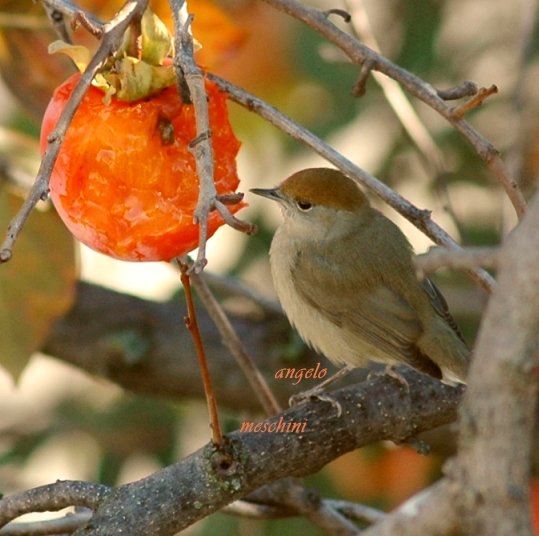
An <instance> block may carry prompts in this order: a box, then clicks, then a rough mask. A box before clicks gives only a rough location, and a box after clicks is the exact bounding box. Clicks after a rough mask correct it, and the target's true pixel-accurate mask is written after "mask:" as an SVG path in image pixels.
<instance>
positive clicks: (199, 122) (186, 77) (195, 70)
mask: <svg viewBox="0 0 539 536" xmlns="http://www.w3.org/2000/svg"><path fill="white" fill-rule="evenodd" d="M169 1H170V7H171V10H172V13H173V16H174V30H175V34H176V35H175V40H174V43H175V49H176V54H175V58H174V63H175V65H176V66H177V69H176V73H177V76H178V84H179V87H182V84H183V82H184V81H185V82H186V83H187V86H188V88H189V93H190V99H191V101H192V103H193V106H194V107H195V121H196V132H197V135H196V137H195V139H194V140H192V141H191V143H189V150H190V151H191V152H192V153H193V154H194V156H195V160H196V167H197V174H198V177H199V181H200V190H199V194H198V202H197V206H196V209H195V214H194V218H193V220H194V222H195V223H198V225H199V243H198V254H197V259H196V261H195V263H194V265H193V266H192V268H191V269H192V270H193V271H194V272H195V273H200V272H201V271H202V270H203V269H204V267H205V266H206V263H207V260H206V242H207V240H208V220H209V215H210V212H211V211H212V210H217V212H218V213H219V214H220V215H221V216H222V218H223V219H224V220H225V222H226V223H227V224H228V225H230V226H231V227H233V228H234V229H237V230H239V231H242V232H245V233H247V234H253V233H254V232H255V231H256V226H254V225H252V224H250V223H246V222H243V221H241V220H239V219H238V218H236V217H235V216H234V215H233V214H232V213H231V212H230V210H228V208H227V206H226V205H225V204H224V203H222V202H219V200H218V194H217V190H216V188H215V181H214V164H213V147H212V139H211V138H212V131H211V124H210V118H209V113H208V100H207V95H206V88H205V83H204V73H203V72H202V70H201V69H200V67H198V65H197V64H196V62H195V59H194V56H193V52H194V46H193V36H192V35H191V32H190V26H191V23H192V20H193V16H192V15H188V16H187V18H185V16H184V15H185V13H186V12H185V9H184V2H183V0H169Z"/></svg>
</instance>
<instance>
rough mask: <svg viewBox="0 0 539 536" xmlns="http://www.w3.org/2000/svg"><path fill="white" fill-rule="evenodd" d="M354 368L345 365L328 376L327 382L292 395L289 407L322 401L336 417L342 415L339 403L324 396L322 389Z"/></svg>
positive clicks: (330, 397)
mask: <svg viewBox="0 0 539 536" xmlns="http://www.w3.org/2000/svg"><path fill="white" fill-rule="evenodd" d="M353 368H354V367H352V366H350V365H346V366H345V367H343V368H342V369H341V370H339V371H338V372H337V373H335V374H334V375H333V376H330V377H329V378H328V379H327V380H324V381H323V382H322V383H321V384H320V385H317V386H316V387H313V388H312V389H309V390H308V391H303V392H301V393H298V394H296V395H292V396H291V397H290V398H289V400H288V403H289V405H290V406H291V407H293V406H298V405H299V404H303V403H304V402H307V401H309V400H312V399H318V400H322V401H324V402H329V403H330V404H331V405H332V406H333V407H334V408H335V409H336V410H337V417H340V416H341V415H342V408H341V405H340V404H339V402H337V401H336V400H335V399H334V398H333V397H332V396H330V395H327V394H324V389H326V387H328V386H330V385H331V384H332V383H335V382H336V381H337V380H340V379H341V378H342V377H344V376H346V375H347V374H348V373H349V372H351V371H352V369H353Z"/></svg>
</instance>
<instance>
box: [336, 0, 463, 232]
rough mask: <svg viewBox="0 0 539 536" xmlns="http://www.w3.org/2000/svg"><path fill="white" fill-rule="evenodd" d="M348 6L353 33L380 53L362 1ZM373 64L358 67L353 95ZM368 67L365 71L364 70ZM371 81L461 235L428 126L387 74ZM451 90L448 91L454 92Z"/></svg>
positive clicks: (349, 1)
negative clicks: (409, 141) (405, 133)
mask: <svg viewBox="0 0 539 536" xmlns="http://www.w3.org/2000/svg"><path fill="white" fill-rule="evenodd" d="M345 1H346V4H347V5H348V8H349V9H350V10H351V12H352V14H353V24H352V28H353V29H354V33H355V35H356V36H358V37H359V38H360V39H361V40H362V41H363V42H364V43H365V44H366V45H367V46H369V47H370V48H372V49H373V50H374V51H375V52H378V53H381V50H380V47H379V45H378V42H377V40H376V37H375V36H374V32H373V30H372V27H371V24H370V20H369V17H368V14H367V11H366V9H365V5H364V3H363V0H345ZM372 67H373V62H372V61H371V60H367V61H366V62H365V63H364V64H363V66H362V67H361V72H360V75H359V79H358V81H357V82H356V84H355V85H354V87H353V89H352V94H353V95H356V93H355V92H359V93H360V94H359V95H357V96H361V94H362V92H365V82H366V78H367V77H368V74H369V73H370V72H371V70H372ZM367 69H368V71H367ZM372 75H373V77H374V80H375V81H376V82H377V83H378V85H379V86H380V87H381V88H382V91H383V93H384V96H385V98H386V100H387V101H388V103H389V105H390V106H391V108H392V109H393V111H394V112H395V115H396V116H397V118H398V120H399V121H400V123H401V125H402V126H403V128H404V130H405V131H406V132H407V133H408V136H409V137H410V139H411V140H412V142H413V143H414V145H415V146H416V147H417V149H418V151H419V154H420V156H421V157H422V158H420V162H421V163H422V164H423V166H424V167H425V171H426V174H427V175H428V176H431V177H433V178H434V180H435V181H436V185H437V186H438V189H439V191H440V195H441V197H443V198H444V201H445V202H444V209H445V210H446V212H447V213H448V214H449V216H450V217H451V219H452V220H453V222H454V223H455V227H456V228H457V230H458V231H459V236H458V237H459V238H460V236H461V233H460V229H461V225H460V223H459V221H458V218H457V216H456V214H455V211H454V210H453V208H452V204H451V198H450V196H449V192H448V191H447V182H446V181H445V180H444V177H445V175H446V174H445V167H446V165H445V162H444V157H443V153H442V151H441V150H440V149H439V147H438V146H437V145H436V142H435V141H434V139H433V138H432V136H431V135H430V133H429V131H428V129H427V128H426V126H425V125H424V123H423V121H422V120H421V118H420V117H419V115H418V114H417V112H416V111H415V109H414V107H413V106H412V104H411V103H410V101H409V99H408V98H407V96H406V94H405V93H404V91H403V90H402V88H401V87H400V86H399V84H398V83H397V82H396V81H395V80H393V79H391V78H388V77H387V76H385V75H383V74H381V73H379V72H376V71H374V72H373V73H372ZM459 89H460V92H462V91H463V89H462V88H459ZM466 90H467V91H469V86H468V85H467V86H466ZM454 93H455V92H453V93H452V95H454Z"/></svg>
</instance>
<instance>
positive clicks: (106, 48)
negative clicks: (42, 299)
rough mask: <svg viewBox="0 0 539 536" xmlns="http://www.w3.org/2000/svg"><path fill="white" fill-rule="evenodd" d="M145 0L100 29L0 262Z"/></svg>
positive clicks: (133, 0)
mask: <svg viewBox="0 0 539 536" xmlns="http://www.w3.org/2000/svg"><path fill="white" fill-rule="evenodd" d="M147 4H148V0H130V1H128V2H126V4H125V5H124V7H123V8H122V9H121V10H120V11H119V12H118V13H117V14H116V15H115V17H114V18H113V19H112V20H111V21H110V22H108V23H106V24H104V25H103V27H102V30H103V38H102V41H101V44H100V46H99V48H98V50H97V52H96V53H95V55H94V56H93V58H92V59H91V61H90V63H89V64H88V67H87V68H86V70H85V71H84V73H82V76H81V77H80V79H79V81H78V82H77V85H76V86H75V88H74V89H73V93H72V94H71V97H70V98H69V100H68V102H67V104H66V106H65V108H64V109H63V110H62V113H61V114H60V118H59V119H58V123H57V124H56V126H55V128H54V130H53V131H52V132H51V133H50V134H49V137H48V142H49V145H48V147H47V150H46V151H45V154H44V155H43V159H42V161H41V166H40V168H39V171H38V174H37V178H36V181H35V183H34V186H33V187H32V189H31V190H30V193H29V194H28V196H27V197H26V199H25V201H24V203H23V205H22V207H21V209H20V210H19V212H18V213H17V214H16V215H15V217H14V218H13V219H12V220H11V222H10V224H9V226H8V230H7V235H6V238H5V240H4V242H3V244H2V245H1V246H0V263H2V262H6V261H8V260H9V259H10V258H11V255H12V252H13V246H14V244H15V242H16V240H17V237H18V236H19V234H20V232H21V230H22V228H23V226H24V224H25V222H26V220H27V219H28V217H29V216H30V213H31V212H32V210H33V209H34V207H35V206H36V204H37V203H38V201H39V200H40V199H45V198H46V197H47V196H48V192H49V179H50V176H51V173H52V170H53V168H54V164H55V162H56V158H57V156H58V153H59V152H60V147H61V145H62V141H63V139H64V137H65V134H66V132H67V129H68V127H69V125H70V123H71V120H72V119H73V117H74V115H75V112H76V111H77V108H78V107H79V104H80V102H81V101H82V99H83V98H84V95H85V94H86V91H87V90H88V88H89V86H90V84H91V82H92V79H93V78H94V76H95V74H96V73H97V71H98V69H99V68H100V67H101V66H102V65H103V64H104V63H105V61H106V60H107V58H108V57H109V56H110V55H111V54H112V53H113V52H114V51H115V50H116V49H117V48H118V46H119V45H120V44H121V41H122V37H123V34H124V32H125V30H126V29H127V27H128V25H129V23H130V21H131V19H132V18H133V17H136V16H137V15H139V14H141V13H143V12H144V10H145V9H146V6H147Z"/></svg>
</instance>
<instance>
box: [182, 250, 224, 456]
mask: <svg viewBox="0 0 539 536" xmlns="http://www.w3.org/2000/svg"><path fill="white" fill-rule="evenodd" d="M176 263H177V265H178V267H179V269H180V272H181V280H182V285H183V288H184V291H185V301H186V302H187V314H188V316H186V317H185V325H186V326H187V328H188V329H189V331H190V332H191V336H192V337H193V342H194V343H195V348H196V353H197V357H198V362H199V364H200V370H201V372H202V382H203V383H204V392H205V393H206V401H207V403H208V410H209V413H210V426H211V429H212V441H213V442H214V443H215V444H216V445H219V446H222V445H224V442H225V441H224V438H223V431H222V429H221V423H220V421H219V412H218V411H217V402H216V400H215V394H214V391H213V387H212V384H211V377H210V371H209V370H208V362H207V360H206V353H205V352H204V345H203V344H202V339H201V337H200V331H199V329H198V324H197V317H196V311H195V304H194V302H193V295H192V293H191V281H190V276H189V267H188V266H187V264H184V263H183V262H181V261H180V260H179V259H176Z"/></svg>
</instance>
